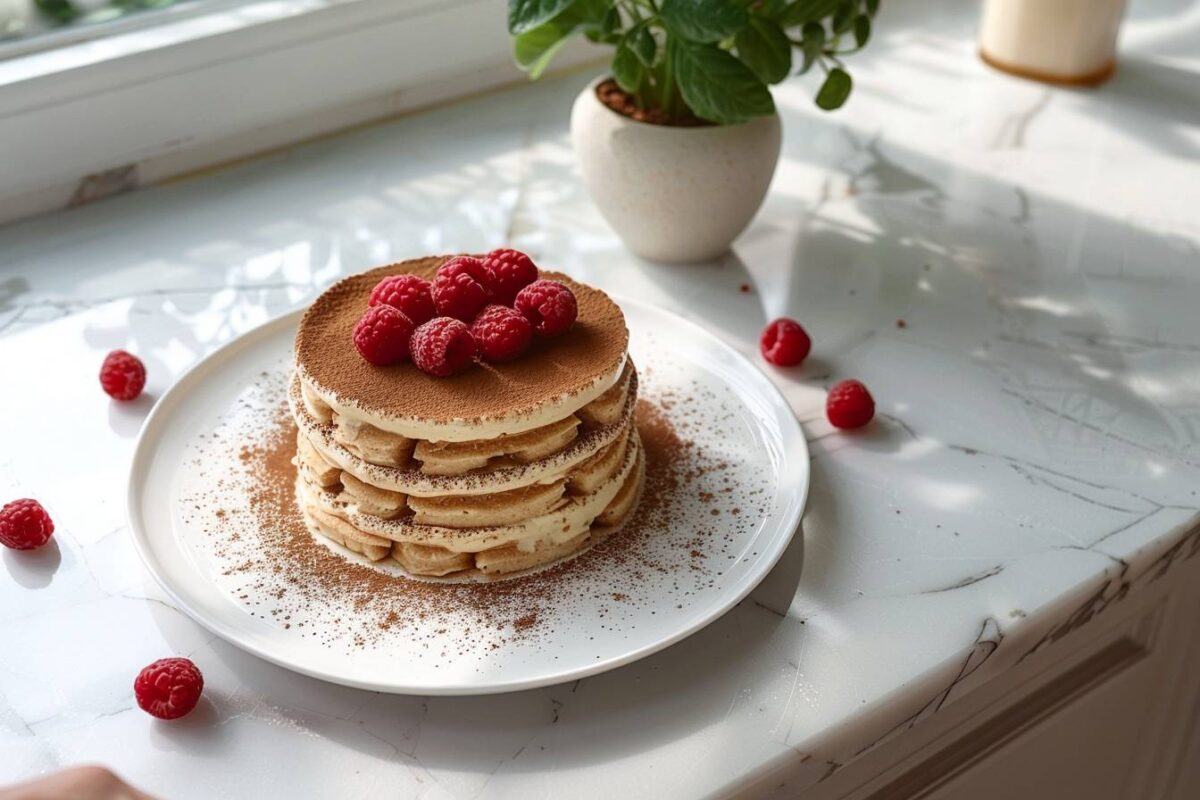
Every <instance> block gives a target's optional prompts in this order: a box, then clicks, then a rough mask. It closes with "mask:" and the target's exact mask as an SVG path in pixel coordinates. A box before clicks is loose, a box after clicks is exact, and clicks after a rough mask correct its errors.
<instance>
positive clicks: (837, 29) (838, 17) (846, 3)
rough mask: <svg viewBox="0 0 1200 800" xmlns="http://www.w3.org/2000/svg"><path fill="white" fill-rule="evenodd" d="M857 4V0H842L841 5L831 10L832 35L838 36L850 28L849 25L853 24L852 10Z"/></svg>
mask: <svg viewBox="0 0 1200 800" xmlns="http://www.w3.org/2000/svg"><path fill="white" fill-rule="evenodd" d="M857 5H858V3H857V0H842V3H841V5H839V6H838V7H837V11H835V12H833V23H832V27H833V35H834V36H840V35H841V34H843V33H845V32H846V31H848V30H850V26H851V25H853V24H854V11H855V9H856V6H857Z"/></svg>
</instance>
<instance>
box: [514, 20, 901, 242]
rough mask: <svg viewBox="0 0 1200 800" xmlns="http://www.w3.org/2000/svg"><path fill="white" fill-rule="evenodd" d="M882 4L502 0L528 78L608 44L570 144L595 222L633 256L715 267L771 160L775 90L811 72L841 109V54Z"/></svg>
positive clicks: (755, 198) (576, 115)
mask: <svg viewBox="0 0 1200 800" xmlns="http://www.w3.org/2000/svg"><path fill="white" fill-rule="evenodd" d="M878 6H879V2H878V0H509V8H508V28H509V32H510V33H511V34H512V35H513V37H514V39H513V43H514V52H515V56H516V60H517V63H518V64H520V65H521V67H523V68H524V69H526V70H527V71H528V72H529V74H530V76H531V77H533V78H536V77H537V76H538V75H540V74H541V72H542V70H544V69H545V67H546V65H547V63H548V62H549V61H550V59H551V58H552V57H553V55H554V53H555V51H556V50H557V49H558V48H559V47H560V46H561V45H562V44H563V43H564V42H565V41H566V40H567V39H568V38H569V37H570V36H572V35H574V34H582V35H584V36H586V37H587V38H588V39H589V40H591V41H593V42H597V43H601V44H606V45H610V46H612V47H613V48H614V52H613V60H612V72H611V75H610V76H603V77H601V78H598V79H597V80H595V81H593V82H592V84H591V85H589V86H588V87H587V88H586V89H585V90H584V91H583V92H582V93H580V95H579V97H578V98H577V99H576V101H575V106H574V109H573V110H572V113H571V138H572V141H573V142H574V146H575V152H576V155H577V157H578V159H579V164H580V167H581V169H582V172H583V178H584V182H585V184H586V185H587V188H588V191H589V192H590V193H591V196H592V199H593V201H594V202H595V203H596V206H597V207H598V208H599V210H600V213H601V214H603V216H604V218H605V219H606V220H608V222H609V224H610V225H612V227H613V228H614V229H615V230H616V232H617V234H618V235H619V236H620V237H621V239H622V240H623V241H624V242H625V244H626V246H627V247H629V249H630V250H632V251H633V252H634V253H636V254H638V255H640V256H642V257H644V258H647V259H650V260H653V261H664V262H695V261H704V260H708V259H712V258H715V257H717V256H720V255H721V254H723V253H725V252H726V251H727V250H728V249H729V245H730V243H731V242H732V241H733V240H734V239H735V238H736V237H737V236H738V234H740V233H741V232H742V231H743V230H744V229H745V228H746V226H747V225H748V224H749V223H750V220H751V218H753V216H754V214H755V212H757V211H758V208H759V206H760V205H761V204H762V201H763V197H764V196H765V195H766V191H767V187H768V185H769V184H770V182H771V176H772V175H773V174H774V171H775V164H776V162H777V161H778V160H779V145H780V125H779V116H778V114H776V112H775V104H774V102H773V100H772V98H771V92H770V89H769V87H770V85H771V84H775V83H778V82H780V81H782V80H783V79H784V78H786V77H788V75H790V74H792V73H793V72H799V73H804V72H807V71H808V70H810V69H811V68H813V67H814V66H817V67H818V68H819V69H821V70H822V71H824V73H825V79H824V82H823V83H822V84H821V88H820V90H819V91H818V92H817V96H816V103H817V105H818V106H819V107H821V108H823V109H826V110H833V109H836V108H839V107H840V106H841V105H842V104H843V103H844V102H845V101H846V98H847V97H848V96H849V95H850V90H851V87H852V82H851V79H850V75H849V74H848V73H847V72H846V70H845V68H844V65H843V63H842V58H843V57H844V56H846V55H848V54H850V53H853V52H856V51H857V50H860V49H861V48H862V47H863V46H864V45H865V44H866V43H867V39H868V38H869V37H870V35H871V20H872V18H873V17H874V15H875V13H876V11H877V10H878Z"/></svg>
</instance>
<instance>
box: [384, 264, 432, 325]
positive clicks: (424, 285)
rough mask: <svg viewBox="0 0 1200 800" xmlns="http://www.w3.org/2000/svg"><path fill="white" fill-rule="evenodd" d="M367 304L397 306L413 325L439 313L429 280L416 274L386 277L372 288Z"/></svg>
mask: <svg viewBox="0 0 1200 800" xmlns="http://www.w3.org/2000/svg"><path fill="white" fill-rule="evenodd" d="M367 305H372V306H378V305H385V306H391V307H392V308H397V309H399V310H400V311H403V312H404V316H406V317H408V318H409V319H410V320H412V324H413V325H420V324H421V323H424V322H428V321H429V320H431V319H433V318H434V316H435V315H436V314H437V311H436V310H435V309H434V307H433V295H432V294H430V292H429V281H427V280H425V279H424V278H419V277H417V276H416V275H393V276H391V277H390V278H384V279H383V280H381V281H380V282H379V283H378V284H376V286H375V288H374V289H372V290H371V299H370V301H368V303H367Z"/></svg>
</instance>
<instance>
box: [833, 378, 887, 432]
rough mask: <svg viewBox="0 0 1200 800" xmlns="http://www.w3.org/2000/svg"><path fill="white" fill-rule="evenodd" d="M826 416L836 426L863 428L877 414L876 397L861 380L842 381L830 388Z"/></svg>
mask: <svg viewBox="0 0 1200 800" xmlns="http://www.w3.org/2000/svg"><path fill="white" fill-rule="evenodd" d="M825 416H827V417H828V418H829V421H830V422H831V423H833V426H834V427H835V428H842V429H850V428H861V427H862V426H863V425H866V424H867V423H868V422H870V421H871V419H872V418H873V417H874V416H875V398H873V397H871V393H870V392H868V391H867V387H866V386H863V384H862V382H861V381H856V380H847V381H842V382H841V383H839V384H837V385H836V386H834V387H833V388H832V389H830V390H829V397H827V398H826V400H825Z"/></svg>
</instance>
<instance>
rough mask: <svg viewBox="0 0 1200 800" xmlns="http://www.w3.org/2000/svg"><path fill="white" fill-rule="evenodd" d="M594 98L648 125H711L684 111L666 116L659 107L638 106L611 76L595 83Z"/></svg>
mask: <svg viewBox="0 0 1200 800" xmlns="http://www.w3.org/2000/svg"><path fill="white" fill-rule="evenodd" d="M596 98H597V99H598V100H599V101H600V102H601V103H603V104H604V105H606V106H608V107H609V108H611V109H612V110H613V111H615V112H617V113H618V114H621V115H623V116H626V117H629V118H630V119H632V120H637V121H638V122H646V123H649V124H650V125H667V126H670V127H674V128H700V127H705V126H709V125H712V124H713V123H711V122H709V121H708V120H706V119H700V118H699V117H697V116H695V115H694V114H692V113H691V112H690V111H686V110H685V112H684V113H683V114H682V115H679V116H668V115H667V112H665V111H663V110H662V109H660V108H645V109H643V108H638V104H637V100H636V99H634V96H633V95H631V94H629V93H628V92H626V91H625V90H624V89H622V88H621V87H620V86H618V85H617V82H616V81H615V80H613V79H612V78H609V79H608V80H606V81H601V82H600V83H599V84H597V85H596Z"/></svg>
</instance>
